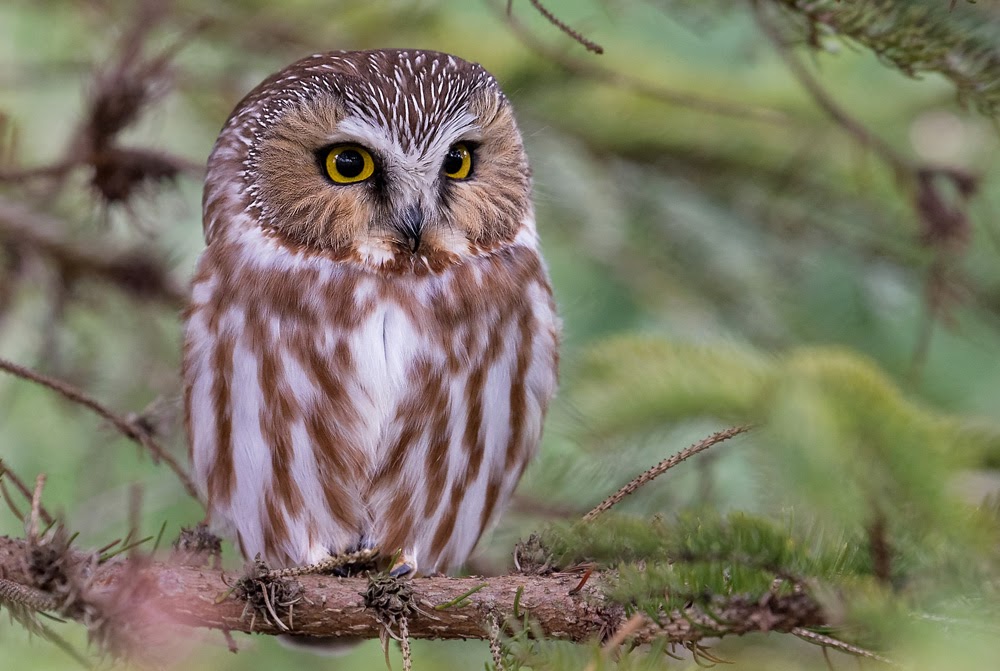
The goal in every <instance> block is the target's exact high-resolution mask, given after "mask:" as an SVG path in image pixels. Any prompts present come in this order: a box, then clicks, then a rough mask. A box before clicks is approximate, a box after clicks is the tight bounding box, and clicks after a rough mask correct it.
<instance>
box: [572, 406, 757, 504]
mask: <svg viewBox="0 0 1000 671" xmlns="http://www.w3.org/2000/svg"><path fill="white" fill-rule="evenodd" d="M751 428H753V427H752V426H751V425H749V424H744V425H742V426H733V427H730V428H728V429H725V430H723V431H719V432H717V433H713V434H712V435H711V436H709V437H708V438H705V439H704V440H700V441H698V442H697V443H695V444H694V445H691V446H690V447H687V448H685V449H683V450H681V451H680V452H678V453H677V454H675V455H674V456H672V457H668V458H667V459H664V460H663V461H661V462H660V463H658V464H657V465H656V466H653V467H652V468H650V469H649V470H646V471H643V472H642V473H640V474H639V475H638V476H636V477H635V478H634V479H633V480H632V481H631V482H629V483H628V484H627V485H625V486H624V487H622V488H621V489H619V490H618V491H617V492H615V493H614V494H612V495H611V496H609V497H608V498H606V499H604V500H603V501H602V502H601V504H600V505H599V506H597V507H596V508H594V509H593V510H591V511H590V512H589V513H587V514H586V515H584V516H583V519H584V521H588V522H589V521H590V520H592V519H594V518H595V517H597V516H598V515H600V514H601V513H603V512H605V511H606V510H608V509H610V508H611V507H613V506H614V505H616V504H617V503H618V502H620V501H621V500H622V499H624V498H625V497H626V496H628V495H629V494H631V493H632V492H634V491H635V490H637V489H639V488H640V487H642V486H643V485H644V484H646V483H647V482H649V481H650V480H652V479H653V478H657V477H659V476H661V475H663V474H664V473H666V472H667V471H669V470H670V469H671V468H673V467H674V466H676V465H677V464H679V463H681V462H682V461H684V460H686V459H689V458H691V457H693V456H694V455H696V454H698V453H699V452H704V451H705V450H707V449H708V448H710V447H712V446H713V445H718V444H719V443H721V442H723V441H725V440H729V439H730V438H732V437H734V436H738V435H740V434H741V433H746V432H747V431H749V430H750V429H751Z"/></svg>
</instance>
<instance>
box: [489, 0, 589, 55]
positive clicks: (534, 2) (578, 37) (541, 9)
mask: <svg viewBox="0 0 1000 671" xmlns="http://www.w3.org/2000/svg"><path fill="white" fill-rule="evenodd" d="M529 2H531V6H532V7H534V8H535V9H537V10H538V13H539V14H541V15H542V16H544V17H545V20H546V21H548V22H549V23H551V24H552V25H553V26H555V27H556V28H558V29H559V30H561V31H562V32H564V33H566V34H567V35H569V36H570V37H572V38H573V40H575V41H576V42H578V43H580V44H581V45H583V47H584V48H586V49H587V51H590V52H593V53H595V54H603V53H604V47H602V46H601V45H600V44H598V43H597V42H593V41H591V40H588V39H587V38H586V37H584V36H583V35H582V34H581V33H580V32H579V31H577V30H574V29H573V28H570V27H569V25H567V24H566V23H565V22H564V21H563V20H562V19H560V18H559V17H558V16H556V15H555V14H553V13H552V11H551V10H550V9H549V8H548V7H546V6H545V5H543V4H542V3H541V1H540V0H529ZM513 4H514V2H513V0H508V2H507V16H510V14H511V6H512V5H513Z"/></svg>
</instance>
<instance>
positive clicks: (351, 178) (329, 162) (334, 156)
mask: <svg viewBox="0 0 1000 671" xmlns="http://www.w3.org/2000/svg"><path fill="white" fill-rule="evenodd" d="M374 172H375V161H374V159H372V155H371V154H370V153H369V152H368V150H367V149H365V148H364V147H360V146H358V145H356V144H342V145H340V146H339V147H334V148H333V149H331V150H330V151H329V152H327V155H326V174H327V175H329V176H330V179H332V180H333V181H334V182H336V183H337V184H353V183H355V182H363V181H365V180H366V179H368V178H369V177H371V176H372V174H374Z"/></svg>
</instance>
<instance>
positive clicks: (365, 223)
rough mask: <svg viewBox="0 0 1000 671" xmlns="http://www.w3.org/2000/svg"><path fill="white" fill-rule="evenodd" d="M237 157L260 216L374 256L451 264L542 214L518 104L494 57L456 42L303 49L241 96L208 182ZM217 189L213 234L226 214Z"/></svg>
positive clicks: (417, 264)
mask: <svg viewBox="0 0 1000 671" xmlns="http://www.w3.org/2000/svg"><path fill="white" fill-rule="evenodd" d="M237 161H238V162H239V163H240V164H241V166H240V168H238V170H237V172H240V173H241V176H242V180H243V181H242V185H241V186H242V188H241V190H240V196H241V197H240V198H239V199H238V200H240V201H241V202H240V205H241V206H243V207H244V208H245V210H244V212H249V213H250V214H251V215H252V218H253V219H254V221H255V223H256V225H257V226H259V227H260V228H262V229H264V230H265V231H266V232H267V233H268V234H270V235H271V236H273V237H276V238H278V239H279V240H280V241H281V242H283V243H286V244H288V245H292V246H294V247H296V248H297V249H302V250H306V251H314V252H318V253H321V254H324V255H327V256H330V257H332V258H334V259H337V260H353V261H357V262H360V263H363V264H365V265H368V266H370V267H373V268H379V269H389V270H396V271H402V272H407V271H413V272H427V271H440V270H442V269H443V268H446V267H448V266H449V265H451V264H453V263H458V262H461V260H462V259H463V258H465V257H468V256H470V255H477V254H483V253H487V252H489V251H492V250H495V249H497V248H499V247H502V246H504V245H505V244H510V243H511V242H512V241H513V240H514V238H515V236H516V235H517V234H518V233H519V232H520V231H521V229H522V228H523V227H525V226H528V227H530V226H532V223H531V218H532V211H531V202H530V170H529V167H528V161H527V157H526V156H525V153H524V148H523V146H522V143H521V137H520V134H519V133H518V130H517V127H516V125H515V122H514V117H513V113H512V111H511V107H510V104H509V103H508V102H507V99H506V98H505V97H504V95H503V93H502V92H501V91H500V89H499V87H498V85H497V83H496V80H494V79H493V77H492V76H491V75H490V74H489V73H487V72H486V71H485V70H484V69H483V68H481V67H480V66H478V65H475V64H472V63H468V62H465V61H462V60H460V59H458V58H455V57H454V56H449V55H447V54H441V53H435V52H428V51H370V52H333V53H328V54H319V55H316V56H311V57H309V58H306V59H304V60H301V61H299V62H297V63H294V64H293V65H291V66H289V67H288V68H286V69H285V70H283V71H281V72H279V73H277V74H275V75H273V76H272V77H270V78H269V79H267V80H266V81H264V82H263V83H262V84H261V85H260V86H258V87H257V88H256V89H255V90H254V91H252V92H251V93H250V94H249V95H248V96H247V97H246V98H245V99H244V100H243V101H242V102H241V103H240V104H239V105H238V106H237V108H236V110H235V111H234V112H233V114H232V116H231V117H230V119H229V122H228V123H227V127H226V129H224V131H223V133H222V135H221V136H220V139H219V143H218V144H217V146H216V149H215V151H214V152H213V156H212V158H211V159H210V161H209V176H208V182H209V183H211V182H212V180H213V179H215V178H216V177H218V178H220V179H224V175H225V174H226V173H224V172H223V171H226V172H228V174H232V173H231V172H229V171H230V170H231V169H232V168H235V167H236V166H235V164H236V162H237ZM227 193H229V194H232V191H228V190H227ZM212 197H213V193H212V191H211V189H210V190H209V191H207V192H206V215H207V216H206V225H207V227H208V230H207V235H208V236H209V239H211V237H212V236H213V235H215V234H216V232H217V231H215V230H213V229H216V228H222V227H223V226H225V225H226V224H225V221H226V219H227V217H225V216H220V215H221V213H219V212H214V213H213V211H212V207H213V202H212V201H211V199H212ZM220 200H221V199H220Z"/></svg>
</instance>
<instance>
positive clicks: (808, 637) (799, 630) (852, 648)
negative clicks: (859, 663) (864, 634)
mask: <svg viewBox="0 0 1000 671" xmlns="http://www.w3.org/2000/svg"><path fill="white" fill-rule="evenodd" d="M792 634H793V635H795V636H798V637H799V638H801V639H802V640H804V641H809V642H810V643H815V644H816V645H820V646H823V648H824V649H825V648H833V649H834V650H839V651H840V652H846V653H847V654H848V655H854V656H855V657H864V658H865V659H872V660H875V661H876V662H882V663H883V664H888V665H889V666H893V667H896V668H900V669H901V668H903V665H902V664H900V663H899V662H897V661H895V660H892V659H889V658H888V657H885V656H883V655H880V654H878V653H877V652H872V651H871V650H866V649H864V648H860V647H858V646H856V645H851V644H850V643H845V642H844V641H839V640H837V639H835V638H832V637H830V636H826V635H824V634H817V633H816V632H814V631H809V630H808V629H805V628H803V627H795V628H794V629H792Z"/></svg>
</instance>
